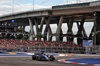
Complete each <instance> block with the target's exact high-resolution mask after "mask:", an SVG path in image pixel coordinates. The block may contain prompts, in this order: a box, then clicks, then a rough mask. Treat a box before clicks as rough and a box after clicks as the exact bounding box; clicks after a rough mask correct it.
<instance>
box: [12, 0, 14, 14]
mask: <svg viewBox="0 0 100 66" xmlns="http://www.w3.org/2000/svg"><path fill="white" fill-rule="evenodd" d="M13 13H14V0H12V14H13Z"/></svg>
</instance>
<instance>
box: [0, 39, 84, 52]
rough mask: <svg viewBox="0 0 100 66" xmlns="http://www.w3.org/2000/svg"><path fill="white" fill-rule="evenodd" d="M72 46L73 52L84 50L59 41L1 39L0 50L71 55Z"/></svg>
mask: <svg viewBox="0 0 100 66" xmlns="http://www.w3.org/2000/svg"><path fill="white" fill-rule="evenodd" d="M73 45H74V52H75V53H79V52H82V51H80V50H79V49H81V50H84V49H83V48H82V47H79V46H78V45H76V44H74V43H72V42H61V41H58V42H57V41H31V40H18V39H1V40H0V49H2V50H12V51H15V50H16V51H28V50H30V51H40V50H43V51H47V52H50V51H52V52H66V53H69V52H70V53H71V52H72V48H73Z"/></svg>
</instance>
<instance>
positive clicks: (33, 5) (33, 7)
mask: <svg viewBox="0 0 100 66" xmlns="http://www.w3.org/2000/svg"><path fill="white" fill-rule="evenodd" d="M33 10H34V0H33Z"/></svg>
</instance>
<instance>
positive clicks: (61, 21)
mask: <svg viewBox="0 0 100 66" xmlns="http://www.w3.org/2000/svg"><path fill="white" fill-rule="evenodd" d="M63 19H64V16H61V17H60V20H59V24H58V27H57V31H56V41H60V38H59V37H60V32H61V26H62V23H63Z"/></svg>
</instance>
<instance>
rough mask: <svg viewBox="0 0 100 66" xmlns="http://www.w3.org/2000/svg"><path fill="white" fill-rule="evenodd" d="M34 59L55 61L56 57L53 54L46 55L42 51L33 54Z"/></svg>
mask: <svg viewBox="0 0 100 66" xmlns="http://www.w3.org/2000/svg"><path fill="white" fill-rule="evenodd" d="M32 60H38V61H54V60H55V57H54V56H53V55H46V54H41V53H35V54H34V55H32Z"/></svg>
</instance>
